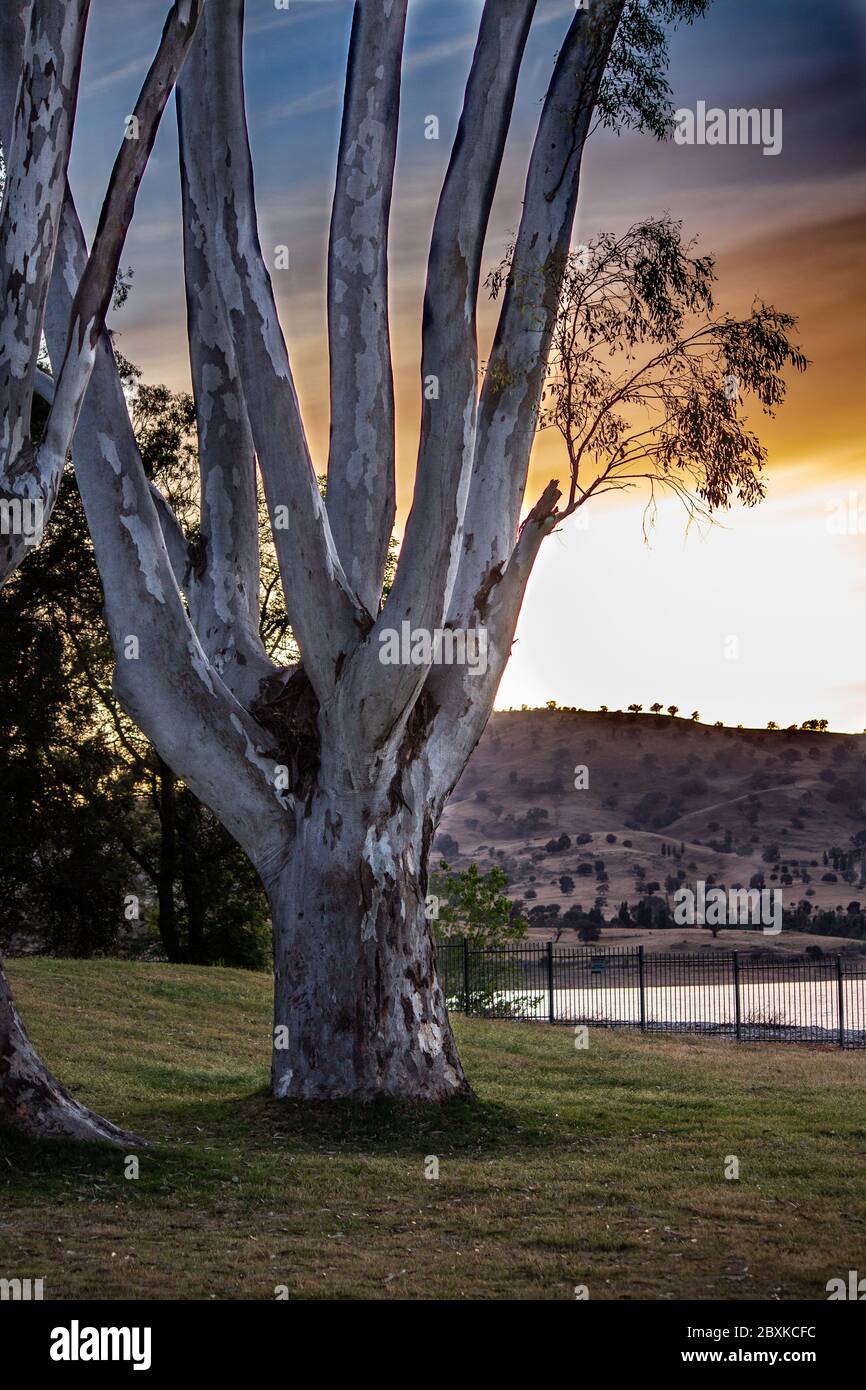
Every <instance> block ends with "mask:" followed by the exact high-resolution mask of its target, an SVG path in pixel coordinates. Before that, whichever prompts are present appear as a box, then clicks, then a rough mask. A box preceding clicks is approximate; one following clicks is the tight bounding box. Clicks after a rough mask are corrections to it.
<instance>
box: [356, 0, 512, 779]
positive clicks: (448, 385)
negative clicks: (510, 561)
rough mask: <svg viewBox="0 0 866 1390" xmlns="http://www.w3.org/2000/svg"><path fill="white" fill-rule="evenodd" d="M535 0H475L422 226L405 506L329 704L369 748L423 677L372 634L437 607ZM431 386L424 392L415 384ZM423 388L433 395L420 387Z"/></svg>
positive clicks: (461, 500)
mask: <svg viewBox="0 0 866 1390" xmlns="http://www.w3.org/2000/svg"><path fill="white" fill-rule="evenodd" d="M534 10H535V0H487V3H486V4H485V7H484V11H483V13H482V16H481V24H480V28H479V33H478V42H477V44H476V47H475V54H474V57H473V61H472V67H471V70H470V73H469V78H468V80H467V84H466V93H465V97H464V102H463V111H462V113H461V117H460V124H459V126H458V130H457V136H456V139H455V141H454V148H453V151H452V155H451V161H450V163H449V166H448V172H447V174H446V177H445V183H444V185H443V188H442V195H441V197H440V200H439V206H438V208H437V211H436V218H435V221H434V224H433V236H432V240H431V245H430V259H429V264H428V271H427V286H426V291H425V295H424V322H423V333H422V345H421V383H422V407H421V436H420V442H419V448H418V466H417V472H416V478H415V492H414V495H413V499H412V509H411V511H410V514H409V518H408V521H407V523H406V532H405V535H404V538H403V545H402V547H401V550H400V559H399V562H398V565H397V572H396V575H395V577H394V584H393V587H392V589H391V592H390V593H389V595H388V598H387V601H386V603H385V605H384V607H383V609H382V612H381V614H380V616H379V619H378V622H377V624H376V627H375V628H374V629H373V632H372V634H371V636H370V639H369V641H368V642H367V643H365V644H364V645H363V646H362V647H361V648H360V649H359V650H358V651H357V652H356V653H355V655H354V656H353V657H352V659H351V661H350V663H349V667H348V670H347V679H346V681H345V683H344V687H343V691H342V692H341V699H342V700H343V701H344V702H345V704H346V705H348V706H351V707H353V708H354V709H356V710H357V711H358V716H357V726H358V727H357V737H358V739H359V741H360V743H361V745H362V746H363V748H364V749H365V750H366V751H367V752H368V753H371V752H373V751H374V750H375V749H377V748H378V746H379V744H380V742H381V740H382V739H383V738H385V737H387V736H388V735H389V734H390V733H392V731H393V728H394V711H395V710H397V711H401V710H403V709H404V708H405V707H406V705H407V704H408V703H409V702H411V701H412V700H414V699H415V698H417V694H418V691H419V690H420V689H421V687H422V685H423V683H424V678H425V675H426V672H425V670H424V668H423V667H416V666H398V665H393V666H384V667H383V666H382V663H381V661H380V659H379V657H380V651H381V648H380V642H379V639H380V635H381V634H382V633H383V632H385V631H387V630H393V629H396V630H399V629H400V627H401V625H402V623H403V622H410V623H411V624H412V625H413V627H416V628H421V629H424V630H426V631H431V630H433V629H435V628H438V627H440V626H441V624H442V622H443V621H444V619H445V615H446V613H447V611H448V603H449V599H450V595H451V588H452V586H453V583H454V579H455V576H456V570H457V561H458V559H459V553H460V539H461V536H462V527H463V512H464V509H465V506H466V496H467V491H468V487H469V481H470V470H471V466H472V458H473V452H474V441H475V417H476V409H477V400H478V346H477V338H476V321H475V316H476V305H477V301H478V285H479V279H480V272H481V256H482V252H483V249H484V237H485V234H486V232H487V226H488V222H489V219H490V209H491V206H492V203H493V195H494V193H495V191H496V182H497V179H498V176H499V170H500V167H501V164H502V156H503V152H504V149H505V139H506V136H507V134H508V127H509V124H510V121H511V112H512V108H513V105H514V95H515V92H516V89H517V79H518V75H519V72H520V64H521V60H522V58H523V51H524V48H525V46H526V40H527V38H528V36H529V29H530V25H531V23H532V18H533V14H534ZM431 381H435V383H436V385H435V388H433V387H429V386H428V389H424V388H425V383H430V382H431ZM434 389H435V395H432V394H431V392H432V391H433V390H434Z"/></svg>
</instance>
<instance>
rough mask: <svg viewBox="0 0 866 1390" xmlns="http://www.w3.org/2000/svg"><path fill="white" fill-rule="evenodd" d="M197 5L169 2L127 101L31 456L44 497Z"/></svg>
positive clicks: (75, 409)
mask: <svg viewBox="0 0 866 1390" xmlns="http://www.w3.org/2000/svg"><path fill="white" fill-rule="evenodd" d="M204 3H205V0H175V3H174V5H172V8H171V10H170V11H169V14H168V18H167V19H166V21H165V27H164V29H163V32H162V38H161V40H160V44H159V48H158V49H157V53H156V57H155V58H154V60H153V62H152V64H151V66H150V69H149V71H148V73H147V76H146V77H145V79H144V84H143V86H142V88H141V92H140V94H139V97H138V101H137V102H136V104H135V110H134V112H133V114H132V118H131V119H132V121H133V122H135V124H134V125H131V126H130V128H129V130H130V131H131V132H132V134H131V137H130V138H126V139H124V141H123V144H122V145H121V148H120V152H119V154H118V156H117V159H116V160H115V163H114V168H113V169H112V171H111V178H110V179H109V182H108V189H107V192H106V195H105V200H104V202H103V204H102V211H101V213H100V216H99V224H98V226H97V229H96V236H95V237H94V240H93V246H92V247H91V251H90V256H89V257H88V260H87V264H86V266H85V269H84V273H83V275H82V277H81V280H80V282H79V285H78V291H77V293H76V296H75V302H74V304H73V306H72V312H71V314H70V318H69V335H68V338H67V344H66V350H65V353H64V354H63V357H62V359H61V366H60V369H59V371H58V370H56V368H55V382H56V385H55V390H54V401H53V403H52V406H51V411H50V413H49V416H48V423H47V425H46V427H45V436H44V439H43V442H42V444H41V445H40V448H39V456H38V463H39V472H40V476H41V480H42V484H43V488H44V489H45V491H46V493H48V492H49V491H50V489H51V488H52V487H54V486H55V483H54V479H55V477H56V476H57V475H58V474H59V472H60V471H62V468H63V464H64V462H65V459H66V455H67V453H68V451H69V446H70V444H71V442H72V436H73V434H74V432H75V423H76V421H77V419H78V414H79V411H80V410H81V403H82V401H83V399H84V393H85V391H86V390H87V383H88V381H89V380H90V373H91V372H92V371H93V364H94V362H95V360H96V349H97V345H98V343H99V340H100V336H101V333H102V329H103V327H104V324H105V316H106V314H107V312H108V306H109V304H110V303H111V296H112V294H113V293H114V284H115V280H116V278H117V268H118V265H119V264H120V254H121V251H122V250H123V243H124V241H125V240H126V233H127V230H128V228H129V224H130V222H131V221H132V214H133V212H134V210H135V199H136V195H137V193H138V188H139V185H140V183H141V180H142V177H143V175H144V171H145V169H146V168H147V163H148V160H149V158H150V153H151V150H152V149H153V144H154V141H155V140H156V133H157V131H158V129H159V123H160V119H161V117H162V113H163V111H164V110H165V106H166V103H167V101H168V98H169V96H170V95H171V92H172V89H173V87H174V85H175V82H176V80H177V76H178V73H179V72H180V69H181V67H182V65H183V62H184V59H185V58H186V55H187V53H188V52H189V48H190V45H191V43H192V40H193V36H194V34H195V30H196V25H197V24H198V19H199V15H200V13H201V11H202V8H203V6H204ZM64 174H65V171H64ZM61 196H62V195H61Z"/></svg>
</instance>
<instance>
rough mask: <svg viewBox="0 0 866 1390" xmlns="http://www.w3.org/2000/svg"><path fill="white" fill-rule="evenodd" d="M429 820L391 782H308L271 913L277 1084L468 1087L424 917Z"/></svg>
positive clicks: (325, 1093) (418, 1090) (301, 1088)
mask: <svg viewBox="0 0 866 1390" xmlns="http://www.w3.org/2000/svg"><path fill="white" fill-rule="evenodd" d="M431 835H432V820H431V818H430V815H429V810H428V808H427V807H424V809H423V810H422V812H421V813H420V814H418V813H416V812H413V811H410V810H409V809H408V808H407V807H406V806H405V805H402V804H396V805H395V806H394V807H393V808H392V807H391V806H390V805H389V796H388V793H387V791H385V792H379V793H376V794H374V795H371V796H342V797H332V796H327V795H325V794H323V793H322V792H320V791H317V792H316V793H314V794H313V795H312V796H311V798H310V800H309V802H308V803H307V807H306V809H305V810H304V811H302V813H301V814H300V815H299V817H298V824H297V836H296V839H295V842H294V844H293V846H292V851H291V854H290V856H289V858H288V862H287V864H286V867H285V868H284V869H283V870H282V871H281V872H280V873H279V874H278V875H277V876H276V877H275V878H274V879H273V881H272V882H271V883H270V884H269V885H268V889H269V897H270V902H271V907H272V911H273V920H274V958H275V967H276V982H275V1003H274V1025H275V1028H274V1051H273V1068H272V1079H273V1089H274V1094H275V1095H276V1096H279V1097H281V1098H292V1099H298V1100H334V1099H340V1098H347V1097H353V1098H354V1099H356V1100H368V1099H373V1098H374V1097H376V1096H395V1097H397V1096H399V1097H402V1098H403V1099H412V1100H425V1101H442V1100H447V1099H449V1098H450V1097H452V1096H456V1095H467V1094H469V1087H468V1085H467V1082H466V1079H465V1077H464V1075H463V1068H462V1066H461V1064H460V1059H459V1057H458V1056H457V1050H456V1047H455V1045H454V1038H453V1036H452V1033H451V1025H450V1023H449V1021H448V1014H447V1011H446V1008H445V1000H444V997H443V994H442V989H441V986H440V984H439V979H438V976H437V973H436V960H435V950H434V946H433V942H432V939H431V935H430V927H429V923H428V922H427V919H426V916H425V898H426V895H427V854H428V850H429V842H430V837H431Z"/></svg>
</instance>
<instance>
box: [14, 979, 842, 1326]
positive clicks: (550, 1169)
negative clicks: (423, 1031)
mask: <svg viewBox="0 0 866 1390" xmlns="http://www.w3.org/2000/svg"><path fill="white" fill-rule="evenodd" d="M9 976H10V980H11V983H12V987H13V989H14V991H15V994H16V997H17V999H18V1003H19V1006H20V1008H21V1011H22V1013H23V1015H24V1018H25V1020H26V1023H27V1026H28V1028H29V1030H30V1033H31V1036H32V1038H33V1040H34V1042H35V1044H36V1045H37V1047H38V1048H39V1050H40V1051H41V1052H42V1054H43V1056H44V1057H46V1059H47V1060H48V1061H49V1063H50V1065H51V1066H52V1067H53V1069H54V1070H55V1072H56V1073H57V1075H58V1076H59V1077H60V1079H61V1080H62V1081H64V1082H65V1084H66V1085H67V1086H69V1087H70V1088H71V1089H72V1090H73V1091H75V1092H76V1093H77V1094H78V1095H79V1097H80V1098H81V1099H83V1100H85V1101H86V1102H87V1103H88V1104H89V1105H92V1106H93V1107H94V1108H95V1109H97V1110H98V1111H100V1112H101V1113H102V1114H104V1115H107V1116H108V1117H109V1118H110V1119H112V1120H114V1121H116V1122H117V1123H120V1124H123V1125H125V1126H127V1127H130V1128H132V1129H134V1130H136V1131H137V1132H138V1133H140V1134H143V1135H145V1136H146V1137H147V1138H149V1139H150V1140H151V1141H152V1147H150V1148H149V1149H146V1150H143V1151H141V1152H140V1165H141V1171H140V1176H139V1178H138V1179H137V1180H133V1179H127V1178H125V1177H124V1155H123V1154H122V1153H120V1152H116V1151H113V1150H111V1149H103V1148H101V1147H90V1146H81V1147H77V1146H74V1145H70V1144H66V1143H60V1142H58V1143H54V1144H49V1145H44V1146H35V1145H32V1144H29V1143H27V1142H26V1141H21V1140H18V1139H11V1140H10V1138H9V1137H8V1136H5V1137H3V1138H0V1276H2V1277H7V1278H11V1277H15V1276H16V1275H17V1276H19V1277H22V1278H26V1277H32V1278H38V1277H40V1276H42V1277H44V1278H45V1280H46V1285H45V1295H46V1297H50V1298H97V1297H108V1298H273V1297H274V1291H275V1288H276V1286H278V1285H286V1286H287V1288H288V1291H289V1296H290V1297H292V1298H323V1297H325V1298H351V1297H363V1298H371V1297H372V1298H405V1297H408V1298H491V1299H495V1298H504V1297H512V1298H513V1297H518V1298H557V1299H571V1298H573V1297H574V1289H575V1286H576V1285H580V1284H585V1285H587V1286H588V1288H589V1295H590V1297H591V1298H632V1299H633V1298H666V1299H678V1298H726V1299H738V1298H762V1299H774V1298H781V1299H789V1298H809V1299H825V1298H826V1291H825V1285H826V1282H827V1280H828V1279H829V1278H831V1277H834V1276H836V1275H842V1276H847V1271H848V1270H849V1269H859V1270H861V1271H864V1270H866V1164H864V1161H863V1153H864V1138H866V1055H864V1054H860V1055H858V1054H856V1053H840V1052H836V1051H833V1050H831V1049H827V1050H818V1049H813V1048H808V1047H801V1046H790V1045H789V1046H780V1045H776V1046H763V1045H739V1046H738V1045H736V1044H734V1043H729V1042H723V1041H715V1040H713V1039H700V1038H683V1037H681V1038H674V1039H662V1038H658V1037H649V1038H642V1037H641V1036H640V1035H635V1034H630V1033H610V1032H605V1031H602V1030H598V1031H593V1032H591V1033H590V1045H589V1048H588V1049H587V1050H585V1051H577V1050H575V1047H574V1038H573V1034H572V1032H571V1031H570V1030H569V1029H568V1028H565V1027H559V1028H552V1027H547V1026H543V1025H534V1024H511V1023H502V1022H489V1023H488V1022H483V1021H480V1020H469V1021H466V1020H464V1019H462V1018H458V1019H457V1020H456V1032H457V1040H458V1045H459V1047H460V1051H461V1055H462V1057H463V1060H464V1063H465V1065H466V1070H467V1073H468V1075H469V1077H470V1079H471V1081H472V1083H473V1085H474V1087H475V1090H476V1094H477V1100H476V1101H475V1102H458V1103H454V1104H452V1105H449V1106H446V1107H442V1108H439V1109H422V1108H416V1107H413V1106H408V1105H398V1104H390V1103H388V1104H384V1103H383V1104H377V1105H374V1106H366V1107H365V1106H351V1105H346V1104H334V1105H317V1106H301V1105H299V1104H296V1103H288V1102H285V1101H283V1102H276V1101H274V1100H272V1099H271V1098H270V1097H269V1095H268V1093H267V1090H266V1083H267V1071H268V1048H269V1039H270V1027H271V1019H270V1006H271V981H270V978H269V977H267V976H264V975H253V974H247V973H244V972H242V971H237V970H221V969H211V970H206V969H195V968H191V967H183V966H180V967H174V966H164V965H143V964H130V963H127V962H121V961H71V960H50V959H31V960H26V961H25V960H17V961H12V962H10V963H9ZM428 1155H436V1156H437V1157H438V1160H439V1165H440V1167H439V1179H438V1181H430V1180H427V1179H425V1157H426V1156H428ZM728 1155H736V1156H737V1157H738V1159H739V1164H740V1177H739V1181H728V1180H726V1179H725V1177H724V1166H725V1162H726V1157H727V1156H728Z"/></svg>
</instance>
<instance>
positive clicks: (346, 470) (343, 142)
mask: <svg viewBox="0 0 866 1390" xmlns="http://www.w3.org/2000/svg"><path fill="white" fill-rule="evenodd" d="M406 6H407V0H394V3H392V4H390V5H387V4H383V0H356V3H355V12H354V18H353V22H352V37H351V42H350V46H349V62H348V69H347V74H346V93H345V98H344V103H343V125H342V131H341V135H340V152H339V155H338V158H337V182H336V188H335V191H334V205H333V210H332V214H331V234H330V243H329V248H328V341H329V347H330V380H331V444H330V454H329V460H328V494H327V509H328V517H329V519H330V522H331V529H332V531H333V535H334V543H335V544H336V547H337V553H338V554H339V556H340V559H341V561H342V563H343V568H344V569H345V571H346V574H347V576H348V578H349V580H350V582H351V584H352V585H353V587H354V589H355V591H356V592H357V594H358V597H359V598H360V600H361V602H362V603H363V605H364V607H365V608H366V609H367V611H368V612H369V613H370V615H371V616H372V617H375V616H376V614H377V613H378V611H379V601H380V599H381V596H382V575H383V572H384V568H385V559H386V557H387V554H388V542H389V541H390V538H391V531H392V528H393V525H394V511H395V486H394V382H393V373H392V368H391V341H390V333H389V329H388V223H389V219H390V212H391V192H392V188H393V183H394V160H395V155H396V149H397V130H398V125H399V112H400V68H401V60H402V55H403V36H404V32H405V28H406Z"/></svg>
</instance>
